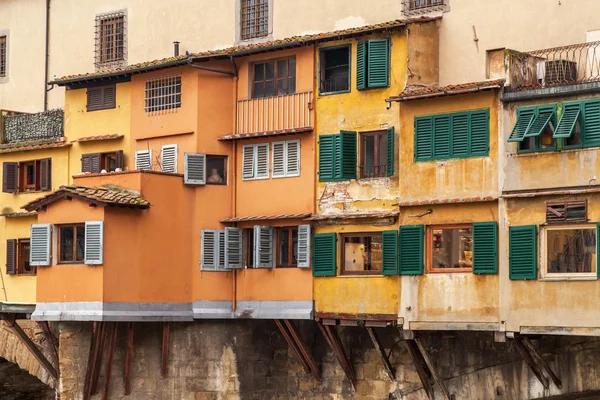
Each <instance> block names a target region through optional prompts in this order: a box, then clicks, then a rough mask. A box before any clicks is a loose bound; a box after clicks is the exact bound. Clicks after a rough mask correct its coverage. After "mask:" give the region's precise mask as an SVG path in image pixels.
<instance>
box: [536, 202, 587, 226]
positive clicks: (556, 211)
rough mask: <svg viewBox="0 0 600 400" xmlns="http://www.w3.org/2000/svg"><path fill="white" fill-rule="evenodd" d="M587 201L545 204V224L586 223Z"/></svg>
mask: <svg viewBox="0 0 600 400" xmlns="http://www.w3.org/2000/svg"><path fill="white" fill-rule="evenodd" d="M587 220H588V219H587V200H564V201H547V202H546V223H548V224H560V223H566V222H570V223H573V222H587Z"/></svg>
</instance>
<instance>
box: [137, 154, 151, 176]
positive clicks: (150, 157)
mask: <svg viewBox="0 0 600 400" xmlns="http://www.w3.org/2000/svg"><path fill="white" fill-rule="evenodd" d="M139 154H148V155H149V157H150V168H149V169H139V168H138V155H139ZM134 166H135V169H136V171H152V149H148V150H137V151H136V152H135V165H134Z"/></svg>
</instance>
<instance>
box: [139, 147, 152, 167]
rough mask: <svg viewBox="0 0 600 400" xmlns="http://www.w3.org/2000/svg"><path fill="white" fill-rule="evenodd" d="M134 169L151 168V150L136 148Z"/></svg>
mask: <svg viewBox="0 0 600 400" xmlns="http://www.w3.org/2000/svg"><path fill="white" fill-rule="evenodd" d="M135 169H137V170H138V171H141V170H146V171H151V170H152V150H138V151H136V152H135Z"/></svg>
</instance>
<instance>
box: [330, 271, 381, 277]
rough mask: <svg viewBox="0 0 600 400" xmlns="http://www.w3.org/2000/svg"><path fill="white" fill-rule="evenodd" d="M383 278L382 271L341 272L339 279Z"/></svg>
mask: <svg viewBox="0 0 600 400" xmlns="http://www.w3.org/2000/svg"><path fill="white" fill-rule="evenodd" d="M382 276H384V275H383V274H382V273H381V272H380V271H377V272H367V273H363V274H360V273H358V274H357V273H348V272H341V273H340V274H339V275H338V278H381V277H382Z"/></svg>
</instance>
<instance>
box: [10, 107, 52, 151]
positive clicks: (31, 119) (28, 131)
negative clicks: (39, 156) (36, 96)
mask: <svg viewBox="0 0 600 400" xmlns="http://www.w3.org/2000/svg"><path fill="white" fill-rule="evenodd" d="M0 119H2V124H0V128H1V131H0V134H1V137H0V142H1V143H2V144H5V143H19V142H29V141H34V140H45V139H54V138H59V137H62V136H64V134H63V123H64V111H63V110H50V111H45V112H41V113H36V114H17V113H5V115H3V116H2V118H0Z"/></svg>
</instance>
